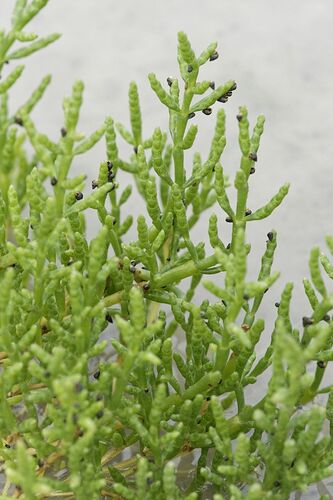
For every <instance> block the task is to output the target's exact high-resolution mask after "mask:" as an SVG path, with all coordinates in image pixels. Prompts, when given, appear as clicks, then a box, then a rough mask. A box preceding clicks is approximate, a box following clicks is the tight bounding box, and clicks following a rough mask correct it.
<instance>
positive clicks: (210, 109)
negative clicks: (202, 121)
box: [202, 108, 213, 116]
mask: <svg viewBox="0 0 333 500" xmlns="http://www.w3.org/2000/svg"><path fill="white" fill-rule="evenodd" d="M212 111H213V110H212V108H205V109H203V110H202V112H203V114H204V115H207V116H209V115H211V114H212Z"/></svg>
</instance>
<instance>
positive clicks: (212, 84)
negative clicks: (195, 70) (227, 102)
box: [209, 82, 215, 90]
mask: <svg viewBox="0 0 333 500" xmlns="http://www.w3.org/2000/svg"><path fill="white" fill-rule="evenodd" d="M209 86H210V88H211V89H212V90H215V82H210V85H209Z"/></svg>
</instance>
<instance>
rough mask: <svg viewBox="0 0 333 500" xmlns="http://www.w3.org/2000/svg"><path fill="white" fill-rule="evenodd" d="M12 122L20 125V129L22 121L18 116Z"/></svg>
mask: <svg viewBox="0 0 333 500" xmlns="http://www.w3.org/2000/svg"><path fill="white" fill-rule="evenodd" d="M14 122H15V123H16V125H20V127H22V125H23V120H22V118H21V117H20V116H15V118H14Z"/></svg>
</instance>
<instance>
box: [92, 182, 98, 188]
mask: <svg viewBox="0 0 333 500" xmlns="http://www.w3.org/2000/svg"><path fill="white" fill-rule="evenodd" d="M91 187H92V189H96V188H97V187H98V182H97V181H92V183H91Z"/></svg>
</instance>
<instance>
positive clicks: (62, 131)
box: [60, 127, 67, 137]
mask: <svg viewBox="0 0 333 500" xmlns="http://www.w3.org/2000/svg"><path fill="white" fill-rule="evenodd" d="M60 133H61V135H62V137H66V135H67V130H66V129H65V127H61V129H60Z"/></svg>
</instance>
